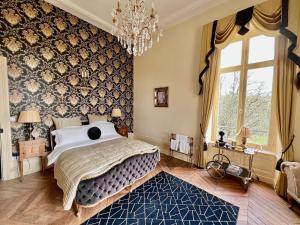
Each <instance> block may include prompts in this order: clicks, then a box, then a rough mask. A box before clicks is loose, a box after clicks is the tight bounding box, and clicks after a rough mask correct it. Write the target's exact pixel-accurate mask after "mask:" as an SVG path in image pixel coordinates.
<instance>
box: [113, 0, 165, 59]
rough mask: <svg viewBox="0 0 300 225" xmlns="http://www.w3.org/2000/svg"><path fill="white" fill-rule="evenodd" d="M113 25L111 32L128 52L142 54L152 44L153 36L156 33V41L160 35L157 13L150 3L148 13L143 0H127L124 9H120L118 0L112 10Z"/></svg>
mask: <svg viewBox="0 0 300 225" xmlns="http://www.w3.org/2000/svg"><path fill="white" fill-rule="evenodd" d="M112 17H113V23H114V27H113V29H112V34H113V35H116V36H117V37H118V41H119V42H120V43H121V44H122V46H123V47H124V48H127V52H128V53H129V54H133V55H134V56H137V55H139V56H140V55H142V54H143V53H144V52H145V51H147V50H148V49H149V48H152V45H153V36H154V34H155V33H157V42H159V38H160V37H161V36H162V30H159V28H158V15H157V12H156V11H155V9H154V4H153V3H152V9H151V12H150V15H147V10H146V6H145V1H144V0H127V3H126V6H125V9H124V10H122V9H121V4H120V0H118V2H117V6H116V7H115V8H114V9H113V11H112Z"/></svg>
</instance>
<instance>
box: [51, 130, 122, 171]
mask: <svg viewBox="0 0 300 225" xmlns="http://www.w3.org/2000/svg"><path fill="white" fill-rule="evenodd" d="M117 138H124V137H123V136H121V135H119V134H115V135H110V136H106V137H103V138H102V137H101V138H100V139H98V140H95V141H93V140H88V141H81V142H74V143H70V144H66V145H57V146H55V148H54V150H53V151H52V152H51V153H50V154H49V155H48V156H47V159H48V163H47V165H48V166H50V165H52V164H54V163H55V162H56V160H57V159H58V158H59V156H60V155H61V154H62V153H64V152H65V151H68V150H71V149H74V148H78V147H84V146H89V145H94V144H98V143H101V142H105V141H110V140H114V139H117Z"/></svg>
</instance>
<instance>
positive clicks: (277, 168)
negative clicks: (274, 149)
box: [276, 135, 295, 171]
mask: <svg viewBox="0 0 300 225" xmlns="http://www.w3.org/2000/svg"><path fill="white" fill-rule="evenodd" d="M294 139H295V135H293V138H292V140H291V142H290V143H289V145H288V146H287V147H286V148H285V149H283V150H282V152H281V157H280V159H279V160H278V161H277V163H276V170H278V171H281V164H282V163H283V156H284V154H285V153H286V152H287V151H288V150H289V149H290V147H291V146H292V144H293V142H294Z"/></svg>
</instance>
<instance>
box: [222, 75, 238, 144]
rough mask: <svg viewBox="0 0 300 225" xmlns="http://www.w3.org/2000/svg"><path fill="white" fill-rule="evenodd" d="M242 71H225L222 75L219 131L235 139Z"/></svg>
mask: <svg viewBox="0 0 300 225" xmlns="http://www.w3.org/2000/svg"><path fill="white" fill-rule="evenodd" d="M239 85H240V72H232V73H224V74H221V77H220V87H219V88H220V89H219V93H220V95H219V112H218V131H224V132H225V137H226V138H227V139H228V138H230V139H232V140H234V139H235V136H236V129H237V116H238V101H239Z"/></svg>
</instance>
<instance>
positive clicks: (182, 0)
mask: <svg viewBox="0 0 300 225" xmlns="http://www.w3.org/2000/svg"><path fill="white" fill-rule="evenodd" d="M46 1H47V2H49V3H52V4H53V5H55V6H57V7H59V8H61V9H63V10H65V11H67V12H69V13H72V14H73V15H75V16H77V17H79V18H81V19H84V20H86V21H87V22H89V23H92V24H94V25H95V26H97V27H99V28H102V29H103V30H106V31H108V32H110V31H111V28H112V18H111V11H112V8H113V6H115V4H116V2H117V0H64V1H61V0H46ZM226 1H228V0H153V2H154V3H155V8H156V10H157V11H158V14H159V17H160V22H159V24H160V27H162V28H163V29H168V28H170V27H172V26H174V25H176V24H179V23H181V22H183V21H185V20H187V19H189V18H191V17H193V16H196V15H199V14H201V13H203V12H205V11H207V10H208V9H211V8H213V7H216V6H218V5H220V4H222V3H224V2H226ZM124 3H125V0H121V4H122V5H123V6H124ZM151 3H152V0H146V4H147V5H148V6H149V8H150V7H151Z"/></svg>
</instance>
